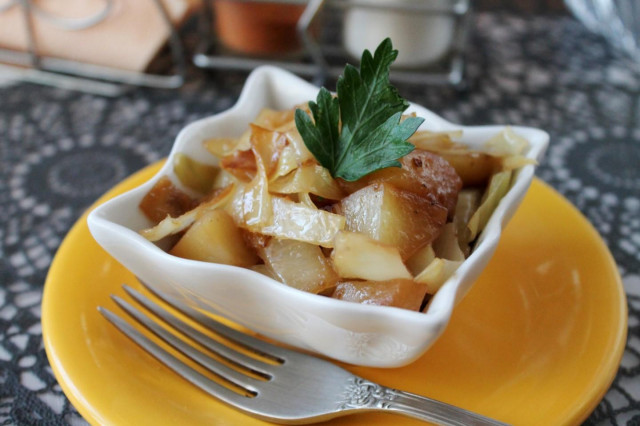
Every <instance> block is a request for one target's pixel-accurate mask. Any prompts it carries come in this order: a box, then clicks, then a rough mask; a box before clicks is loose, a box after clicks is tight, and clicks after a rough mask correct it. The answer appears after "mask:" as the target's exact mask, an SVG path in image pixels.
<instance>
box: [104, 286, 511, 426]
mask: <svg viewBox="0 0 640 426" xmlns="http://www.w3.org/2000/svg"><path fill="white" fill-rule="evenodd" d="M123 287H124V289H125V290H126V292H127V293H128V294H129V295H130V296H131V297H132V298H133V299H134V300H135V301H137V302H138V303H139V304H140V305H142V306H144V307H145V308H146V309H147V310H148V311H150V312H152V313H153V314H154V315H155V316H156V317H157V318H159V319H161V320H162V321H164V322H165V323H167V324H170V325H171V326H172V327H173V328H174V329H175V330H178V331H179V332H180V333H182V334H184V335H186V336H188V337H189V338H190V339H192V340H194V341H196V342H198V343H199V344H200V345H202V346H204V347H206V348H207V349H208V350H210V351H212V352H213V353H215V354H216V355H217V356H219V357H221V358H223V359H225V360H227V361H228V362H227V363H223V362H221V361H220V360H218V359H216V358H213V357H211V356H210V355H208V354H206V353H204V352H202V351H201V350H199V349H196V348H195V347H194V346H192V345H191V344H189V343H187V342H186V341H185V340H183V339H181V338H178V337H176V334H174V333H171V332H168V331H167V330H166V328H165V327H162V326H160V325H159V324H158V323H157V322H156V321H155V320H152V319H150V318H149V317H148V316H146V315H145V314H143V313H142V312H141V311H139V310H138V309H136V308H135V307H133V305H131V304H130V303H128V302H127V301H125V300H124V299H122V298H120V297H118V296H115V295H112V298H113V300H114V301H115V302H116V303H117V304H118V305H119V306H120V307H121V308H122V309H123V310H124V311H126V312H127V313H128V314H129V315H131V316H132V317H133V318H135V319H136V320H137V321H138V322H139V323H141V324H142V325H144V326H145V327H146V328H147V329H149V330H150V331H152V332H153V333H154V334H156V335H157V336H158V337H159V338H160V339H162V340H163V341H165V342H167V343H168V344H170V345H171V346H173V347H174V348H175V349H177V350H178V351H180V352H182V353H183V354H184V355H186V356H187V357H189V358H191V359H192V360H193V361H195V362H196V363H198V364H200V365H201V366H202V367H204V368H205V369H207V370H209V371H211V372H212V373H214V374H215V375H216V376H217V377H219V378H221V379H222V380H223V381H224V382H226V383H227V384H228V385H230V386H224V385H222V384H220V383H219V382H217V381H215V380H212V379H210V378H208V377H206V376H205V375H204V374H202V373H200V372H198V371H197V370H195V369H193V368H192V367H190V366H188V365H187V364H185V363H184V362H182V361H180V360H179V359H178V358H176V357H175V356H174V355H172V354H171V353H169V352H168V351H167V350H165V349H163V348H162V347H160V346H159V345H158V344H156V343H155V342H153V341H152V340H150V339H149V338H147V337H146V336H145V335H144V334H142V333H141V332H140V331H138V330H137V329H136V328H135V327H133V326H131V325H130V324H129V323H128V322H126V321H125V320H123V319H121V318H120V317H118V316H117V315H115V314H114V313H112V312H111V311H109V310H107V309H105V308H103V307H101V306H100V307H98V310H99V311H100V312H101V313H102V314H103V315H104V316H105V317H106V318H107V319H108V320H109V321H111V322H112V323H113V324H114V325H115V326H116V327H117V328H118V329H120V331H122V332H123V333H124V334H125V335H127V336H128V337H129V338H131V339H132V340H133V341H134V342H136V343H137V344H138V345H140V346H141V347H142V348H144V349H145V350H147V351H148V352H149V353H150V354H151V355H153V356H154V357H156V358H157V359H158V360H160V361H161V362H162V363H164V364H165V365H166V366H168V367H169V368H171V369H172V370H173V371H175V372H176V373H177V374H179V375H180V376H182V377H183V378H185V379H186V380H188V381H189V382H191V383H193V384H194V385H196V386H198V387H199V388H201V389H202V390H204V391H205V392H207V393H209V394H211V395H213V396H214V397H216V398H218V399H219V400H221V401H223V402H225V403H227V404H229V405H231V406H233V407H235V408H237V409H239V410H241V411H244V412H245V413H247V414H250V415H252V416H254V417H257V418H260V419H263V420H267V421H272V422H276V423H287V424H304V423H313V422H318V421H322V420H327V419H331V418H334V417H338V416H343V415H347V414H353V413H356V412H365V411H384V412H388V413H397V414H403V415H406V416H410V417H414V418H417V419H421V420H426V421H430V422H434V423H437V424H442V425H458V426H460V425H465V426H466V425H505V423H502V422H498V421H496V420H492V419H490V418H487V417H485V416H481V415H479V414H476V413H472V412H470V411H467V410H464V409H462V408H458V407H455V406H452V405H449V404H445V403H442V402H439V401H435V400H433V399H429V398H425V397H423V396H419V395H415V394H412V393H408V392H404V391H401V390H397V389H391V388H387V387H384V386H381V385H378V384H376V383H373V382H371V381H368V380H366V379H363V378H361V377H358V376H355V375H353V374H351V373H349V372H348V371H346V370H345V369H343V368H341V367H338V366H337V365H334V364H332V363H330V362H328V361H325V360H323V359H320V358H316V357H313V356H311V355H306V354H302V353H300V352H296V351H292V350H289V349H285V348H282V347H279V346H276V345H272V344H270V343H267V342H265V341H262V340H259V339H257V338H254V337H251V336H249V335H247V334H244V333H241V332H239V331H237V330H234V329H232V328H229V327H227V326H226V325H224V324H221V323H220V322H217V321H215V320H214V319H213V318H211V317H209V316H206V315H204V314H202V313H200V312H198V311H196V310H195V309H192V308H190V307H189V306H187V305H186V304H184V303H183V302H180V301H177V300H175V299H172V298H168V297H165V296H162V295H160V294H157V293H156V295H157V296H158V297H160V298H161V299H163V300H164V301H165V302H166V303H168V304H169V305H171V306H173V307H174V308H176V309H177V310H179V311H181V312H182V313H183V314H184V315H186V316H187V317H189V318H191V319H192V320H194V321H196V322H197V323H200V324H201V325H203V326H205V327H206V328H207V329H209V330H211V331H213V332H215V333H216V334H218V335H219V336H221V337H223V338H224V339H227V340H228V341H231V342H233V343H235V344H236V345H238V346H239V347H242V348H243V349H245V350H246V351H248V352H250V353H252V354H253V355H254V356H248V355H246V354H245V353H243V352H240V351H237V350H235V349H233V348H231V347H229V346H227V345H226V344H224V343H221V342H220V341H218V340H216V339H212V338H211V337H209V336H207V335H205V334H203V333H202V332H200V331H198V330H197V329H195V328H193V327H192V326H191V325H189V324H187V323H186V322H184V321H183V320H181V319H179V318H178V317H176V316H174V315H173V314H171V313H169V312H168V311H167V310H166V309H164V308H163V307H161V306H160V305H158V304H157V303H155V302H153V301H152V300H151V299H149V298H148V297H146V296H144V295H143V294H142V293H140V292H138V291H136V290H134V289H133V288H131V287H129V286H127V285H124V286H123ZM247 373H248V374H247Z"/></svg>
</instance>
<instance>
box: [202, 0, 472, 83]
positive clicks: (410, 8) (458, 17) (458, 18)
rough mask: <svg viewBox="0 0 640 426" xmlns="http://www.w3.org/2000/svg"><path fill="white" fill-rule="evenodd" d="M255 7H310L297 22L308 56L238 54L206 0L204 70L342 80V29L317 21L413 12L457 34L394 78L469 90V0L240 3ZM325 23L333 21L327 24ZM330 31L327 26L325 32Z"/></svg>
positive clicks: (265, 0) (256, 0) (272, 0)
mask: <svg viewBox="0 0 640 426" xmlns="http://www.w3.org/2000/svg"><path fill="white" fill-rule="evenodd" d="M235 1H239V2H254V3H260V2H262V3H282V4H299V5H306V8H305V9H304V12H303V13H302V15H301V16H300V19H299V21H298V23H297V34H298V37H299V39H300V40H301V43H302V45H303V52H302V53H301V54H299V55H296V56H295V57H293V58H277V57H251V56H247V55H243V54H234V52H233V51H230V50H229V49H226V48H225V47H224V46H223V43H221V41H220V40H219V37H218V35H217V34H216V30H215V28H214V26H213V25H212V20H211V16H212V15H213V10H212V4H211V3H212V1H211V0H207V1H205V12H204V13H203V14H202V22H201V30H200V31H201V35H200V43H199V45H198V46H197V49H196V52H195V54H194V56H193V62H194V64H195V65H196V66H198V67H200V68H204V69H227V70H247V71H248V70H251V69H253V68H255V67H257V66H260V65H265V64H271V65H277V66H280V67H282V68H285V69H288V70H289V71H292V72H294V73H296V74H299V75H302V76H306V77H309V78H311V79H313V81H314V82H315V83H318V84H322V83H323V82H324V81H326V80H327V79H334V78H337V77H338V76H339V75H340V73H341V72H342V70H343V68H344V63H345V60H349V59H353V58H350V57H349V55H348V53H347V52H346V51H345V48H344V47H343V46H342V43H341V40H340V30H339V28H335V27H334V28H331V29H330V30H329V31H320V32H319V35H318V34H317V33H318V32H317V31H316V32H315V33H314V31H312V28H313V26H314V23H316V21H317V20H318V19H319V17H320V15H321V14H322V13H323V12H328V13H332V14H334V15H336V14H337V15H341V14H344V13H345V11H347V10H349V9H351V8H366V9H372V10H384V11H388V12H401V13H407V12H408V13H412V14H424V15H428V14H439V15H444V16H450V17H452V18H453V20H454V32H453V37H452V42H451V46H450V49H449V51H448V54H447V55H445V56H444V57H443V59H441V60H439V61H437V62H436V63H433V64H429V65H428V66H424V67H415V68H404V69H403V68H398V67H394V68H393V70H392V72H391V79H392V80H394V81H396V82H400V83H413V84H426V85H451V86H453V87H455V88H464V87H465V86H466V83H467V80H466V72H465V68H466V66H465V65H466V64H465V60H466V59H465V56H466V55H465V49H466V45H467V40H468V34H469V27H470V20H471V14H472V8H471V4H470V1H469V0H454V1H451V2H450V4H449V5H447V6H445V7H438V6H434V5H433V4H430V3H429V2H415V3H407V2H397V1H394V0H235ZM324 21H325V22H326V21H328V20H324ZM325 30H326V28H325ZM336 35H337V37H336Z"/></svg>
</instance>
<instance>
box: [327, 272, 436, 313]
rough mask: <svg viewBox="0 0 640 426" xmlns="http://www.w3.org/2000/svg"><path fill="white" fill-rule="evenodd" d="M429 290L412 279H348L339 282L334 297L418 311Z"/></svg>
mask: <svg viewBox="0 0 640 426" xmlns="http://www.w3.org/2000/svg"><path fill="white" fill-rule="evenodd" d="M426 292H427V287H426V285H424V284H420V283H415V282H413V281H412V280H402V279H400V280H391V281H346V282H341V283H338V285H337V286H336V290H335V291H334V292H333V296H332V297H333V298H335V299H340V300H346V301H349V302H356V303H362V304H365V305H381V306H395V307H397V308H404V309H410V310H412V311H417V310H418V309H420V305H421V304H422V300H423V299H424V296H425V294H426Z"/></svg>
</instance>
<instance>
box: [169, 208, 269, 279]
mask: <svg viewBox="0 0 640 426" xmlns="http://www.w3.org/2000/svg"><path fill="white" fill-rule="evenodd" d="M170 253H171V254H173V255H175V256H179V257H183V258H186V259H193V260H202V261H205V262H213V263H224V264H226V265H235V266H244V267H248V266H251V265H254V264H255V263H257V262H258V256H257V255H256V254H255V253H254V252H253V250H251V249H250V248H248V247H247V245H246V243H245V240H244V238H243V235H242V230H241V229H240V228H238V227H237V226H236V224H235V223H234V222H233V219H232V218H231V216H229V214H228V213H227V212H225V211H224V210H212V211H210V212H208V213H207V214H205V215H203V216H202V217H201V218H200V219H198V220H197V221H196V222H195V223H194V224H193V225H191V227H190V228H189V229H188V230H187V232H185V234H184V235H183V236H182V238H180V240H179V241H178V243H177V244H176V245H175V246H174V247H173V248H172V249H171V251H170Z"/></svg>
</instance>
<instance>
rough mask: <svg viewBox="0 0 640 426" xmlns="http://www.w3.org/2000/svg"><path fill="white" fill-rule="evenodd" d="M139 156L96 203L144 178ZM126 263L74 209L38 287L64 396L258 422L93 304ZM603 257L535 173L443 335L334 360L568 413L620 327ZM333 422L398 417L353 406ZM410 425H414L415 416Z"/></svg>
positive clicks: (462, 393)
mask: <svg viewBox="0 0 640 426" xmlns="http://www.w3.org/2000/svg"><path fill="white" fill-rule="evenodd" d="M158 167H159V165H158V164H156V165H154V166H150V167H148V168H146V169H144V170H142V171H141V172H139V173H137V174H135V175H134V176H132V177H130V178H128V179H127V180H125V181H124V182H122V183H121V184H120V185H118V186H117V187H115V188H114V189H113V190H111V191H110V192H109V193H108V194H106V195H105V196H104V197H103V198H101V199H100V200H99V201H98V203H100V202H103V201H105V200H107V199H108V198H111V197H113V196H115V195H116V194H119V193H122V192H124V191H125V190H128V189H130V188H133V187H135V186H137V185H139V184H141V183H142V182H144V181H145V180H147V179H149V178H150V177H151V176H152V175H153V174H154V173H155V172H156V171H157V170H158ZM122 283H136V281H135V279H134V277H133V276H132V274H131V273H130V272H129V271H127V270H126V269H124V268H123V267H122V266H120V264H119V263H118V262H116V261H115V260H113V259H112V258H111V257H110V256H109V255H108V254H106V253H105V252H104V251H103V250H102V249H101V248H100V247H99V246H98V245H97V244H96V243H95V242H94V240H93V238H92V237H91V235H90V233H89V230H88V228H87V225H86V215H85V216H83V217H82V218H81V219H80V220H79V221H78V222H77V223H76V224H75V226H74V227H73V229H72V230H71V231H70V232H69V234H68V236H67V237H66V239H65V240H64V242H63V244H62V245H61V247H60V250H59V251H58V253H57V255H56V257H55V259H54V261H53V264H52V265H51V269H50V271H49V275H48V277H47V281H46V284H45V289H44V297H43V303H42V305H43V306H42V324H43V335H44V343H45V348H46V351H47V355H48V357H49V360H50V362H51V365H52V367H53V370H54V373H55V375H56V377H57V379H58V381H59V382H60V385H61V386H62V389H63V390H64V392H65V394H66V395H67V396H68V397H69V399H70V400H71V402H72V403H73V405H74V406H75V407H76V408H77V409H78V411H80V413H81V414H82V415H83V416H84V417H85V418H86V419H87V420H88V421H89V422H91V423H93V424H115V425H122V424H132V425H133V424H135V425H143V424H148V425H161V424H193V425H198V424H203V425H204V424H207V425H230V424H248V423H250V422H253V423H260V422H259V421H257V420H254V419H252V418H249V417H247V416H245V415H243V414H241V413H239V412H237V411H235V410H233V409H231V408H229V407H226V406H224V405H222V404H221V403H218V402H217V401H216V400H214V399H213V398H211V397H209V396H207V395H205V394H204V393H203V392H201V391H200V390H198V389H197V388H195V387H194V386H192V385H191V384H189V383H187V382H186V381H183V380H182V379H180V378H179V377H177V376H176V375H175V374H174V373H172V372H171V371H170V370H169V369H167V368H166V367H164V366H163V365H162V364H160V363H159V362H158V361H156V360H155V359H154V358H152V357H151V356H150V355H147V354H145V353H144V352H143V351H142V350H140V349H139V348H138V347H137V346H135V344H134V343H132V342H131V341H129V340H128V339H127V338H126V337H124V336H123V335H122V334H120V332H119V331H117V330H116V329H115V328H114V327H113V326H112V325H111V324H109V323H108V322H107V321H106V320H105V319H104V318H102V316H101V315H100V314H99V313H98V312H97V310H96V307H97V306H98V305H103V306H106V307H109V308H112V309H113V310H115V311H117V307H114V304H113V302H112V301H111V300H110V299H109V295H110V294H111V293H117V294H121V295H122V293H123V291H122V290H121V288H120V285H121V284H122ZM626 307H627V305H626V299H625V294H624V291H623V287H622V284H621V280H620V276H619V274H618V272H617V268H616V265H615V263H614V261H613V259H612V257H611V254H610V253H609V251H608V250H607V247H606V246H605V244H604V243H603V241H602V240H601V239H600V237H599V235H598V234H597V232H596V231H595V230H594V229H593V228H592V226H591V225H590V224H589V223H588V222H587V221H586V220H585V219H584V217H583V216H582V215H581V214H580V213H579V212H578V211H577V210H576V209H575V208H574V207H572V206H571V205H570V204H569V203H568V202H567V201H566V200H565V199H564V198H562V197H561V196H560V195H559V194H557V193H556V192H555V191H554V190H552V189H551V188H550V187H548V186H546V185H545V184H543V183H542V182H541V181H539V180H535V181H534V182H533V185H532V187H531V189H530V190H529V192H528V194H527V196H526V198H525V200H524V203H523V204H522V206H521V207H520V209H519V210H518V212H517V214H516V215H515V217H514V218H513V220H512V221H511V223H510V224H509V226H508V227H507V229H506V232H505V233H504V236H503V237H502V240H501V242H500V245H499V246H498V249H497V251H496V254H495V256H494V257H493V259H492V261H491V262H490V264H489V266H488V267H487V269H486V270H485V271H484V272H483V274H482V276H481V277H480V279H479V280H478V282H477V283H476V284H475V285H474V287H473V289H472V290H471V292H470V293H469V294H468V295H467V296H466V298H465V299H464V300H463V301H462V302H461V303H460V305H459V306H458V307H457V308H456V309H455V312H454V313H453V317H452V320H451V323H450V325H449V326H448V328H447V330H446V332H445V333H444V335H443V336H442V337H441V338H440V339H439V340H438V341H437V342H436V344H435V345H434V346H433V347H432V349H430V350H429V351H428V352H427V353H426V354H425V355H424V356H423V357H422V358H420V359H419V360H418V361H416V362H414V363H413V364H411V365H409V366H406V367H403V368H398V369H391V370H388V369H374V368H363V367H348V368H349V369H350V370H351V371H353V372H355V373H356V374H359V375H361V376H363V377H365V378H368V379H371V380H374V381H377V382H379V383H381V384H384V385H387V386H392V387H396V388H400V389H404V390H407V391H410V392H414V393H418V394H421V395H426V396H429V397H432V398H436V399H439V400H442V401H445V402H448V403H451V404H455V405H458V406H461V407H464V408H467V409H470V410H473V411H477V412H479V413H482V414H486V415H489V416H492V417H495V418H497V419H500V420H503V421H505V422H509V423H513V424H517V425H526V424H530V425H543V424H544V425H552V424H579V423H580V422H581V421H582V420H584V419H585V418H586V417H587V416H588V415H589V413H591V411H592V410H593V409H594V408H595V407H596V405H597V404H598V402H599V401H600V400H601V399H602V397H603V396H604V394H605V392H606V391H607V389H608V387H609V386H610V384H611V381H612V380H613V378H614V377H615V373H616V371H617V367H618V364H619V362H620V359H621V356H622V352H623V350H624V345H625V340H626V330H627V326H626V325H627V310H626ZM334 422H335V423H336V424H348V423H363V424H389V423H390V422H393V424H400V423H406V424H411V423H413V422H414V421H413V420H409V419H405V418H403V417H396V416H394V417H391V416H390V415H386V414H363V415H357V416H351V417H345V418H341V419H337V420H335V421H334ZM416 424H417V423H416Z"/></svg>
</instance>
